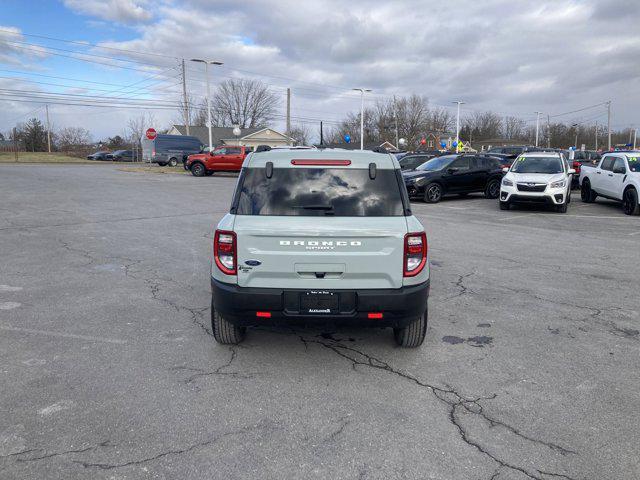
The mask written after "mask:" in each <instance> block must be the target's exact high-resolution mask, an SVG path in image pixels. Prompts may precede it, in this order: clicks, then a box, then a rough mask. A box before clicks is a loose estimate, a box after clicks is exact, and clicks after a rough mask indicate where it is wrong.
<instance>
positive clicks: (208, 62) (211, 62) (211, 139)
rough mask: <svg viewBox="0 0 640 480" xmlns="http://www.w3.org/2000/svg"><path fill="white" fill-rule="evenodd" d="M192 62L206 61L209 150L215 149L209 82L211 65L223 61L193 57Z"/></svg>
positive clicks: (219, 63)
mask: <svg viewBox="0 0 640 480" xmlns="http://www.w3.org/2000/svg"><path fill="white" fill-rule="evenodd" d="M191 61H192V62H198V63H204V75H205V77H206V81H207V126H208V127H209V152H211V151H212V150H213V135H212V133H211V85H210V83H209V65H222V62H216V61H213V60H202V59H200V58H192V59H191Z"/></svg>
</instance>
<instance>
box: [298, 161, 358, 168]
mask: <svg viewBox="0 0 640 480" xmlns="http://www.w3.org/2000/svg"><path fill="white" fill-rule="evenodd" d="M291 165H307V166H314V165H333V166H342V167H346V166H348V165H351V160H302V159H298V160H291Z"/></svg>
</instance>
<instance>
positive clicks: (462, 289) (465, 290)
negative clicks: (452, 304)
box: [443, 272, 476, 302]
mask: <svg viewBox="0 0 640 480" xmlns="http://www.w3.org/2000/svg"><path fill="white" fill-rule="evenodd" d="M475 274H476V272H470V273H465V274H464V275H458V280H457V281H456V282H455V286H456V287H457V288H459V289H460V291H459V292H458V293H456V294H455V295H451V296H450V297H447V298H445V299H444V300H443V301H444V302H446V301H448V300H451V299H453V298H458V297H461V296H463V295H466V294H467V293H473V290H471V289H470V288H469V287H467V286H466V285H465V284H464V281H465V279H467V278H469V277H471V276H473V275H475Z"/></svg>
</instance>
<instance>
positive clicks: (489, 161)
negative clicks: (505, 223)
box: [402, 154, 502, 203]
mask: <svg viewBox="0 0 640 480" xmlns="http://www.w3.org/2000/svg"><path fill="white" fill-rule="evenodd" d="M402 175H403V177H404V181H405V184H406V186H407V191H408V192H409V196H410V197H411V198H420V199H422V200H424V201H425V202H428V203H436V202H439V201H440V200H441V199H442V197H443V196H445V195H449V194H458V195H466V194H468V193H472V192H484V194H485V196H486V197H487V198H498V193H499V192H500V180H501V178H502V168H501V166H500V160H499V159H497V158H495V157H491V156H486V155H478V154H454V155H444V156H442V157H434V158H432V159H431V160H428V161H427V162H426V163H423V164H422V165H420V166H419V167H417V168H416V169H415V170H414V171H410V172H405V173H403V174H402Z"/></svg>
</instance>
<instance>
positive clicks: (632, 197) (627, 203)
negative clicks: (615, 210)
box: [622, 188, 640, 215]
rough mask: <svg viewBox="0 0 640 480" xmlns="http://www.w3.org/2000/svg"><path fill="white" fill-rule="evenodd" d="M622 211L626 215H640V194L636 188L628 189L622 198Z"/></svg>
mask: <svg viewBox="0 0 640 480" xmlns="http://www.w3.org/2000/svg"><path fill="white" fill-rule="evenodd" d="M622 211H623V212H624V213H625V215H640V205H638V192H636V189H635V188H629V189H627V190H626V191H625V192H624V194H623V196H622Z"/></svg>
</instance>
